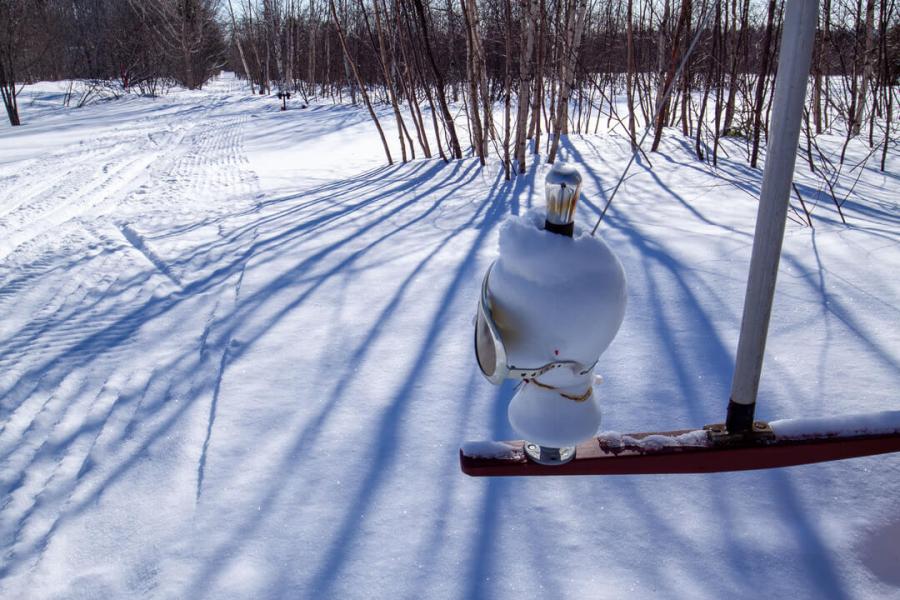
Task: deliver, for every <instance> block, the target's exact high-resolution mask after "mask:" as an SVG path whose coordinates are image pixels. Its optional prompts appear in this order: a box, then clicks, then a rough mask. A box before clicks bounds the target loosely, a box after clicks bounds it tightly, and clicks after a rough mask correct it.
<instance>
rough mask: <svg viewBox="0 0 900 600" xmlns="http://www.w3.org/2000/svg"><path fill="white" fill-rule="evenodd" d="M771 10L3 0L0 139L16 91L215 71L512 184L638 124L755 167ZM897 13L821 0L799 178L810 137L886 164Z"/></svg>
mask: <svg viewBox="0 0 900 600" xmlns="http://www.w3.org/2000/svg"><path fill="white" fill-rule="evenodd" d="M783 1H784V0H752V1H751V0H431V1H429V0H0V90H2V93H3V100H4V103H5V106H6V109H7V113H8V115H9V117H10V121H11V122H12V123H14V124H15V123H16V122H18V118H19V117H18V114H17V111H16V103H15V92H16V89H17V88H16V85H17V84H18V85H20V84H21V83H23V82H28V81H34V80H40V79H78V80H82V81H89V82H95V84H96V85H101V84H102V85H104V86H112V87H113V88H115V89H116V90H119V91H121V92H123V93H124V92H137V93H147V94H156V93H162V92H164V91H165V90H166V89H167V88H168V87H169V86H171V85H173V84H179V85H182V86H184V87H187V88H199V87H201V86H202V85H203V84H204V83H205V82H206V81H208V80H209V78H210V77H212V76H213V75H214V74H216V73H218V72H219V71H220V70H221V69H230V70H233V71H235V72H236V73H238V75H239V76H241V77H243V78H245V79H246V81H247V84H248V91H251V92H252V93H259V94H270V93H275V92H278V91H290V92H292V93H295V94H298V95H299V96H300V97H301V98H302V99H303V100H304V101H307V102H308V101H313V100H316V101H322V100H331V101H334V102H352V103H361V104H363V105H365V107H366V108H367V109H368V112H369V114H370V116H371V118H372V121H373V123H374V125H375V127H376V128H377V129H378V133H379V134H380V136H381V139H382V142H383V145H384V151H385V155H386V158H387V160H388V161H389V162H393V161H394V160H396V159H398V158H399V159H400V160H403V161H406V160H410V159H412V158H415V157H416V156H417V155H424V156H428V157H430V156H434V155H439V156H441V157H442V158H444V159H445V160H453V159H459V158H462V157H463V156H464V155H468V154H469V153H471V154H472V155H475V156H477V157H478V158H479V159H480V160H481V162H482V163H485V161H486V160H488V159H489V158H490V157H492V156H496V157H498V158H499V159H500V160H502V162H503V165H504V168H505V170H506V174H507V177H510V176H511V174H513V173H515V172H524V171H525V169H526V167H527V165H528V162H529V155H530V154H534V153H541V154H544V155H545V156H546V158H547V160H548V161H549V162H553V160H554V159H555V156H556V153H557V151H558V147H559V141H560V137H561V136H564V135H567V134H569V133H574V132H577V133H591V132H596V131H598V130H599V129H601V128H609V127H613V128H620V130H621V131H622V132H623V133H625V134H626V135H628V136H630V138H631V140H632V143H633V144H636V142H637V141H638V140H639V139H640V138H641V135H642V132H643V130H644V128H645V127H648V126H649V127H650V128H652V134H653V135H652V138H650V139H651V140H652V143H651V144H650V146H649V149H650V150H655V149H656V148H657V146H658V145H659V143H660V138H661V136H662V135H663V133H664V132H665V131H666V129H665V128H666V127H667V126H668V127H677V128H679V129H680V130H681V134H682V135H684V136H687V137H689V138H690V139H691V140H692V143H693V146H694V149H695V152H696V154H697V156H698V158H700V159H702V160H708V161H711V162H713V163H715V162H716V161H717V159H718V156H719V153H720V144H719V142H720V140H721V139H722V138H723V137H726V136H732V137H739V138H741V139H743V140H745V141H746V151H747V160H748V161H749V162H750V164H751V165H753V166H756V164H757V161H758V157H759V150H760V146H761V144H763V145H764V142H765V138H766V135H767V133H768V131H767V122H768V117H769V111H770V107H771V99H772V91H773V89H772V88H773V85H772V83H773V81H774V75H775V69H776V66H777V55H778V41H779V37H780V30H781V26H782V14H783ZM897 2H898V0H820V13H819V22H818V27H817V39H816V44H815V50H814V57H813V66H812V73H811V77H810V94H809V101H808V111H807V115H806V116H807V119H806V136H805V139H806V144H807V154H808V156H807V159H808V160H809V162H810V166H811V167H812V168H815V165H814V160H813V149H814V146H815V138H816V136H817V135H819V134H822V133H840V134H841V135H843V136H845V138H846V140H847V142H849V140H850V139H852V138H854V137H857V136H860V137H862V138H863V139H865V141H866V143H867V144H868V145H869V146H870V147H871V148H872V150H873V152H872V153H873V155H874V154H876V153H878V152H877V151H878V150H880V155H881V156H880V158H881V166H882V169H883V168H884V159H885V156H886V154H887V150H888V148H889V146H890V145H891V141H892V140H894V142H896V139H897V136H896V134H895V124H894V120H895V119H894V114H895V112H896V110H897V106H898V103H900V102H898V101H900V87H898V86H900V10H898V7H897ZM4 24H5V25H4ZM689 48H693V50H692V52H690V53H688V49H689ZM686 55H687V56H688V58H687V59H686V60H685V61H684V65H683V68H680V67H681V66H682V65H681V63H682V58H683V57H684V56H686ZM82 89H86V90H91V89H95V88H92V87H90V86H88V87H86V88H82ZM87 93H89V92H84V91H83V92H82V94H87ZM82 100H84V98H83V97H82ZM379 105H380V106H382V107H384V106H386V107H390V109H391V110H389V111H387V112H385V111H383V110H378V109H379ZM379 115H381V116H379ZM385 118H389V119H393V120H395V121H396V123H397V128H396V129H397V131H398V139H392V140H388V139H387V138H386V136H385V133H384V130H383V128H382V126H381V121H380V119H385ZM845 148H846V144H845ZM398 149H399V154H398V152H397V150H398ZM841 161H843V156H842V157H841Z"/></svg>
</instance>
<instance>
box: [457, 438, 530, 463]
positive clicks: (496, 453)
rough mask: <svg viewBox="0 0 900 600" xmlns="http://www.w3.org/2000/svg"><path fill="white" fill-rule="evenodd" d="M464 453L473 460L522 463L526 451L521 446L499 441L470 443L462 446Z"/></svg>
mask: <svg viewBox="0 0 900 600" xmlns="http://www.w3.org/2000/svg"><path fill="white" fill-rule="evenodd" d="M460 449H461V450H462V453H463V454H465V455H466V456H471V457H473V458H491V459H495V460H512V461H521V460H523V459H524V458H525V451H524V450H523V449H522V445H521V444H512V443H509V442H498V441H469V442H463V444H462V445H461V446H460Z"/></svg>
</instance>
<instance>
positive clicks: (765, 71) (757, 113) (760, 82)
mask: <svg viewBox="0 0 900 600" xmlns="http://www.w3.org/2000/svg"><path fill="white" fill-rule="evenodd" d="M776 4H777V2H776V0H769V11H768V16H767V17H766V34H765V40H764V41H763V47H762V51H761V52H762V62H761V64H760V67H759V78H758V79H757V80H756V96H755V101H754V103H753V149H752V150H751V154H750V167H751V168H753V169H755V168H756V163H757V161H758V159H759V134H760V129H761V128H762V109H763V101H764V100H765V85H766V78H767V77H768V76H769V49H770V48H771V47H772V29H773V25H774V23H775V8H776Z"/></svg>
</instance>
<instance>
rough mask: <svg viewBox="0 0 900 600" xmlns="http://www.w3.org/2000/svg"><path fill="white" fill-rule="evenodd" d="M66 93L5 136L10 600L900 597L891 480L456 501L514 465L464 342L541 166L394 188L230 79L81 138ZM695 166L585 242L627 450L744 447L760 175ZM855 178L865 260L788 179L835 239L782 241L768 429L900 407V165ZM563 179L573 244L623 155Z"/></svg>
mask: <svg viewBox="0 0 900 600" xmlns="http://www.w3.org/2000/svg"><path fill="white" fill-rule="evenodd" d="M55 89H56V88H53V87H52V86H51V85H50V84H41V85H38V86H28V87H26V88H25V90H24V91H23V92H22V96H21V97H20V100H21V101H20V105H21V109H22V117H23V120H24V121H25V123H26V124H25V125H23V126H22V127H20V128H16V129H13V128H10V127H8V126H6V125H3V126H0V256H2V258H0V315H2V319H0V494H2V500H0V540H2V541H0V547H2V553H0V597H3V598H26V597H27V598H39V599H40V598H97V597H117V598H125V597H127V598H131V597H142V598H282V597H300V598H351V599H352V598H384V597H403V598H440V599H446V598H466V599H469V598H530V597H541V598H544V597H545V598H567V597H592V598H594V597H601V598H602V597H611V596H619V595H625V594H628V595H632V594H633V595H640V596H648V597H654V598H719V597H722V596H724V595H731V596H734V595H737V596H738V597H750V596H753V597H756V596H758V595H760V594H766V595H770V596H773V597H791V598H847V597H852V598H872V597H884V598H891V597H898V594H900V587H898V586H900V581H898V578H897V574H896V569H895V568H892V565H895V564H896V560H894V561H893V562H891V558H892V557H896V556H897V555H898V548H900V545H898V544H900V542H898V539H900V537H898V535H897V532H898V531H900V506H898V503H897V502H896V498H897V496H898V493H900V456H895V455H886V456H879V457H869V458H862V459H855V460H850V461H841V462H835V463H829V464H822V465H810V466H804V467H795V468H791V469H782V470H776V471H765V472H746V473H731V474H717V475H683V476H677V477H667V476H640V477H619V478H608V479H604V478H535V479H515V478H512V479H507V478H504V479H476V478H468V477H466V476H464V475H462V474H461V473H460V471H459V465H458V448H459V445H460V443H461V442H462V441H463V440H466V439H485V440H503V439H513V438H514V437H515V436H514V432H513V431H512V430H511V428H510V425H509V423H508V421H507V417H506V410H507V405H508V403H509V400H510V398H511V397H512V395H513V393H514V387H513V386H512V384H511V383H507V384H504V385H503V386H500V387H494V386H491V385H490V384H489V383H488V382H486V381H485V380H484V379H483V377H482V376H481V374H480V373H479V372H478V369H477V366H476V364H475V360H474V357H473V355H472V311H473V308H474V306H475V303H476V301H477V298H478V294H479V291H480V285H481V276H482V274H483V273H484V271H485V269H486V268H487V266H488V265H489V264H490V262H491V261H492V260H494V259H495V258H496V254H497V248H498V239H499V238H498V236H499V229H500V226H501V223H502V222H503V221H504V219H506V218H507V217H508V216H510V215H523V214H525V213H526V212H527V211H528V210H529V209H530V208H533V207H536V206H539V205H540V204H541V202H542V196H543V194H542V187H543V186H542V182H543V176H544V174H545V172H546V170H547V169H546V166H543V165H542V166H540V167H530V169H529V172H528V173H527V174H526V176H524V177H521V178H518V179H516V180H514V181H513V182H511V183H508V184H507V183H505V182H504V181H503V180H502V176H501V175H500V169H499V168H498V165H497V164H496V163H492V164H489V165H488V166H487V167H485V168H481V167H480V166H479V165H478V161H477V159H471V158H470V159H466V160H464V161H458V162H453V163H449V164H445V163H443V162H442V161H440V160H421V157H420V159H418V160H416V161H413V162H410V163H409V164H406V165H403V164H395V165H394V166H390V167H389V166H385V164H384V158H383V155H382V152H381V147H380V146H381V144H380V141H379V139H378V136H377V134H376V132H375V130H374V127H373V126H372V124H371V123H370V122H369V121H368V118H367V115H366V114H365V111H364V110H359V109H358V108H353V107H334V106H330V105H328V104H320V105H316V104H314V105H311V106H310V107H309V108H308V109H305V110H300V109H298V108H297V104H294V103H293V102H289V106H290V107H291V109H290V110H288V111H286V112H281V111H280V110H279V108H280V107H279V103H278V101H277V100H276V99H274V98H261V97H251V96H249V95H248V94H247V93H246V91H245V90H244V89H242V88H241V86H240V85H239V83H238V82H235V81H234V80H231V79H229V78H223V79H221V80H219V81H217V82H216V83H215V84H214V85H213V86H211V88H210V89H207V90H204V91H200V92H187V91H175V92H173V93H172V94H171V95H168V96H165V97H162V98H155V99H153V98H139V97H124V98H121V99H119V100H115V101H108V102H101V103H96V104H92V105H89V106H86V107H84V108H81V109H66V108H63V107H62V106H61V101H60V100H59V99H58V98H57V97H55V96H54V94H56V93H57V92H56V91H54V90H55ZM382 114H384V115H386V116H389V115H390V110H385V111H383V113H382ZM383 124H384V126H385V127H386V130H387V135H388V139H389V140H391V141H392V143H395V141H396V135H395V134H396V127H395V125H394V124H393V123H392V121H391V120H390V119H387V118H386V119H385V120H384V121H383ZM841 143H842V138H841V137H840V136H839V135H835V136H832V137H827V136H826V137H823V138H822V139H821V140H820V145H822V146H823V147H824V148H826V149H827V150H828V151H829V152H832V153H834V154H835V155H836V154H838V153H839V152H840V145H841ZM691 147H692V144H689V143H687V142H685V143H684V144H682V141H681V138H680V136H679V134H678V133H677V131H674V130H673V131H672V132H670V134H668V135H667V136H665V137H664V138H663V145H662V147H661V150H662V152H660V153H657V154H649V155H648V156H649V158H650V160H652V161H653V170H652V171H649V170H647V169H646V167H647V165H646V163H645V162H643V159H641V160H642V162H641V163H640V164H637V165H635V168H633V170H632V171H631V172H630V174H629V177H628V178H627V180H626V181H625V183H624V184H623V187H622V188H621V190H620V191H619V193H618V195H617V196H616V199H615V202H614V203H613V205H612V207H611V208H610V211H609V213H607V216H606V218H605V219H604V223H603V225H601V228H600V235H601V236H602V239H603V240H604V242H605V243H606V244H607V245H608V246H609V247H610V248H611V249H612V250H613V251H614V252H615V253H616V255H617V256H618V257H619V260H620V261H621V263H622V265H623V267H624V270H625V272H626V273H627V274H628V311H627V314H626V316H625V320H624V322H623V324H622V327H621V329H620V331H619V333H618V335H617V336H616V338H615V340H614V341H613V342H612V344H611V345H610V346H609V348H608V349H607V350H606V351H605V352H604V353H603V356H602V359H601V360H602V368H601V372H602V373H603V375H604V376H605V379H606V383H605V384H604V386H603V389H602V394H603V396H602V408H603V412H604V428H607V429H614V430H616V431H654V430H656V431H665V430H677V429H695V428H697V427H700V426H702V425H704V424H707V423H714V422H721V420H722V419H723V418H724V411H725V406H726V404H727V398H728V390H729V384H730V377H731V370H732V361H733V357H734V349H735V348H736V343H737V335H738V322H739V319H740V313H741V305H742V302H743V293H744V287H745V283H746V279H745V278H746V270H747V264H748V261H749V256H750V243H751V237H752V231H753V223H754V218H755V211H756V205H757V203H756V200H755V195H756V194H757V193H758V191H759V184H760V180H761V173H760V172H759V171H755V170H751V169H749V168H747V167H746V166H745V164H746V163H745V161H744V160H743V157H742V152H743V149H742V146H741V145H740V143H739V142H738V141H727V142H726V143H725V146H724V150H725V151H726V152H727V153H728V156H723V157H722V158H721V160H720V163H719V167H718V168H717V169H715V170H714V169H712V168H711V167H710V166H708V165H705V164H703V163H700V162H698V161H697V160H696V159H695V158H694V157H693V156H692V155H691ZM867 152H868V149H867V148H866V147H865V145H864V144H863V143H862V142H856V141H855V142H853V143H851V145H850V147H849V148H848V162H847V165H848V166H847V167H846V168H845V176H844V177H842V178H841V180H840V181H839V182H838V190H839V192H840V193H842V194H843V193H847V192H848V191H849V187H850V186H851V185H852V184H853V181H854V180H855V179H856V177H857V176H859V181H858V183H857V184H856V187H855V189H854V190H853V192H852V193H850V196H849V199H848V200H847V202H846V204H845V205H844V210H845V212H846V214H847V217H848V221H849V226H844V225H842V224H841V223H840V220H839V218H838V217H837V215H836V213H835V212H834V211H833V209H832V208H831V206H830V201H829V200H828V198H827V196H821V195H818V192H819V190H820V187H821V184H820V183H819V182H818V180H817V179H815V178H814V177H813V176H811V175H810V174H809V171H808V169H806V167H805V165H804V164H803V163H802V161H800V162H799V164H798V167H797V177H796V183H797V186H798V189H799V190H800V192H801V193H802V194H803V195H804V197H805V199H807V201H808V202H809V204H810V205H815V208H814V212H813V221H814V223H815V225H816V227H815V229H810V228H808V227H801V226H800V225H799V224H798V223H796V222H794V221H790V222H789V223H788V231H787V236H786V239H785V244H784V259H783V263H782V268H781V272H780V275H779V281H778V290H777V295H776V303H775V308H774V313H773V322H772V325H771V327H770V334H769V341H768V346H767V357H766V362H765V365H764V371H763V378H762V382H761V389H760V405H759V407H758V411H757V418H758V419H761V420H769V421H772V420H775V419H789V418H794V417H799V418H805V417H812V418H815V417H822V416H829V415H831V416H836V415H842V414H865V413H874V412H878V411H896V410H897V408H898V407H897V397H896V395H897V390H898V389H900V330H898V328H897V327H896V323H897V322H898V317H900V314H898V313H900V309H898V306H900V297H898V296H900V282H898V280H897V277H896V273H898V272H900V245H898V238H900V234H898V228H897V222H898V214H900V213H898V207H897V202H898V198H900V194H898V193H897V191H898V172H900V161H898V153H897V148H896V146H894V147H892V149H891V151H890V153H889V156H888V165H887V172H886V173H880V172H878V171H877V169H876V167H875V163H874V162H870V163H869V164H867V165H866V166H865V167H862V168H857V169H855V170H853V171H850V165H853V164H856V163H857V162H859V161H860V160H861V159H862V158H863V157H864V156H865V155H866V153H867ZM562 153H563V156H564V158H566V159H567V160H569V161H570V162H573V163H576V164H579V165H582V166H583V168H582V169H581V171H582V174H583V175H584V177H585V189H584V197H583V199H582V201H581V208H580V209H579V211H578V214H577V217H576V219H577V222H578V223H579V225H580V226H581V227H583V228H589V227H591V226H593V222H594V220H595V219H596V216H597V215H598V214H599V211H600V210H601V209H602V206H603V204H604V203H605V198H606V196H607V194H608V193H609V191H610V189H611V187H612V185H613V184H614V183H615V181H616V177H617V175H618V173H619V172H620V171H621V169H622V168H623V167H624V165H625V163H626V161H627V160H628V157H629V145H628V141H627V138H625V137H623V136H621V135H619V134H616V133H611V134H601V135H592V136H584V137H579V136H572V137H571V140H570V141H569V142H567V143H566V144H565V145H564V147H563V149H562ZM576 556H577V557H578V559H577V560H573V557H576Z"/></svg>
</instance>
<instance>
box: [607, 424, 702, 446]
mask: <svg viewBox="0 0 900 600" xmlns="http://www.w3.org/2000/svg"><path fill="white" fill-rule="evenodd" d="M598 437H599V438H600V440H601V441H602V443H603V445H604V446H606V447H608V448H612V449H615V448H625V447H628V448H633V449H635V450H659V449H662V448H676V447H682V446H708V445H709V432H708V431H705V430H703V429H696V430H694V431H688V432H686V433H682V434H680V435H658V434H654V435H647V436H644V437H640V438H637V437H634V436H631V435H627V434H623V433H619V432H618V431H603V432H601V433H600V434H599V435H598Z"/></svg>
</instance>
